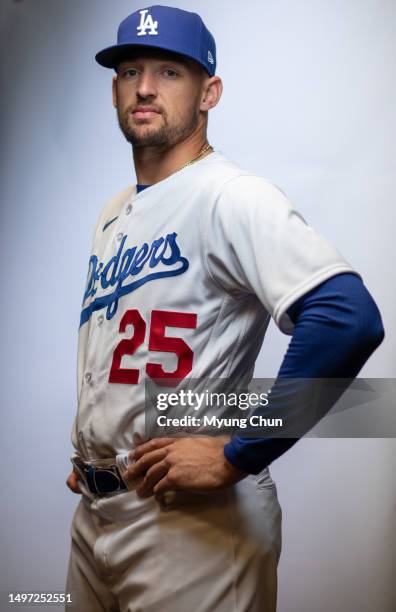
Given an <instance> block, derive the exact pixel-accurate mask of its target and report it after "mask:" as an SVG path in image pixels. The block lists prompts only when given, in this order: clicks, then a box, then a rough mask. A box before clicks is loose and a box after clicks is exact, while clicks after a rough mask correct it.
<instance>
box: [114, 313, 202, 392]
mask: <svg viewBox="0 0 396 612" xmlns="http://www.w3.org/2000/svg"><path fill="white" fill-rule="evenodd" d="M128 325H133V329H134V333H133V336H132V338H128V339H124V340H121V341H120V342H119V343H118V345H117V347H116V348H115V350H114V354H113V360H112V364H111V369H110V374H109V382H110V383H123V384H128V385H136V384H137V383H138V382H139V370H137V369H136V368H121V359H122V357H123V355H133V354H134V352H135V351H136V349H137V348H138V347H139V346H140V345H141V344H143V342H144V338H145V334H146V323H145V321H144V319H143V317H142V316H141V314H140V312H139V311H138V310H136V309H133V310H127V311H126V312H125V314H124V316H123V317H122V319H121V322H120V328H119V331H120V333H125V330H126V327H127V326H128ZM166 327H180V328H188V329H195V328H196V327H197V315H196V314H193V313H186V312H172V311H166V310H153V311H152V313H151V323H150V336H149V345H148V348H149V351H161V352H167V353H174V354H175V355H177V358H178V360H177V366H176V370H175V371H174V372H166V371H165V370H164V369H163V367H162V365H161V364H159V363H150V362H148V363H147V364H146V372H147V375H148V376H150V378H152V379H154V380H158V381H159V382H161V384H163V385H164V386H173V385H174V384H177V383H178V382H179V381H180V380H182V379H183V378H185V377H186V376H187V375H188V374H189V373H190V372H191V370H192V365H193V358H194V352H193V351H192V349H191V348H190V347H189V346H188V344H186V342H184V340H183V339H182V338H175V337H170V336H166V335H165V332H166ZM166 379H168V380H166Z"/></svg>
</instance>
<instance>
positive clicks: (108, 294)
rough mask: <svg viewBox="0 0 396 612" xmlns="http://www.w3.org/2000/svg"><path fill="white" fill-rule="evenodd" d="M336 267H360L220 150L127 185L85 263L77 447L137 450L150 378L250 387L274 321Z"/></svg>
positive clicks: (284, 326) (289, 328)
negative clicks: (150, 180)
mask: <svg viewBox="0 0 396 612" xmlns="http://www.w3.org/2000/svg"><path fill="white" fill-rule="evenodd" d="M340 272H355V271H354V270H353V268H352V266H351V265H350V264H349V263H348V262H347V261H345V259H344V258H343V257H342V255H341V254H340V253H339V252H338V251H337V250H336V249H335V248H334V247H333V246H331V245H330V244H329V242H328V241H327V240H326V239H325V238H324V237H323V236H322V235H320V234H319V233H318V232H317V231H315V230H314V229H313V228H312V227H311V226H309V225H308V224H307V223H306V222H305V220H304V219H303V217H302V216H301V214H299V212H298V211H297V210H296V209H295V208H294V206H293V205H292V204H291V202H290V201H289V200H288V198H287V197H286V195H285V194H284V193H283V192H282V191H281V190H280V189H279V188H278V187H277V186H276V185H274V184H273V183H271V182H270V181H269V180H267V179H265V178H262V177H259V176H257V175H255V174H254V173H252V172H250V171H246V170H243V169H242V168H240V167H239V166H238V165H236V164H235V163H233V162H232V161H230V160H228V159H227V158H226V157H225V156H224V155H223V154H222V153H220V152H218V151H215V152H213V153H211V154H210V155H208V156H207V157H205V158H203V159H201V160H199V161H197V162H195V163H194V164H192V165H190V166H188V167H186V168H184V169H183V170H181V171H179V172H176V173H174V174H172V175H171V176H169V177H167V178H166V179H164V180H162V181H160V182H158V183H156V184H154V185H152V186H150V187H149V188H147V189H145V190H143V191H142V192H140V193H139V194H137V193H136V188H135V187H134V186H131V187H128V188H126V189H124V190H123V191H122V192H121V193H120V194H119V195H117V196H116V197H114V198H113V199H111V200H110V201H109V202H108V203H107V204H106V206H105V207H104V209H103V211H102V213H101V215H100V217H99V220H98V223H97V226H96V230H95V235H94V240H93V247H92V255H91V258H90V262H89V271H88V279H87V286H86V290H85V295H84V300H83V304H82V313H81V326H80V331H79V347H78V413H77V416H76V419H75V423H74V427H73V432H72V441H73V445H74V446H75V448H76V450H77V452H78V453H79V454H80V455H81V457H83V458H84V459H86V460H89V459H91V460H92V459H100V458H105V457H114V456H115V455H116V454H119V453H124V452H127V451H129V450H130V449H131V448H133V439H132V436H133V433H134V432H138V433H139V434H140V435H143V433H144V412H143V411H144V379H145V377H151V378H155V379H161V378H163V377H165V378H169V377H175V378H177V379H179V380H180V379H182V378H183V377H186V376H190V377H194V378H199V377H207V378H228V377H229V378H232V377H237V378H238V380H246V381H247V382H249V380H250V378H251V377H252V375H253V369H254V363H255V360H256V357H257V355H258V353H259V350H260V347H261V345H262V342H263V339H264V335H265V332H266V329H267V326H268V323H269V320H270V317H273V319H274V321H275V323H276V325H277V326H278V327H279V329H280V330H281V331H282V332H284V333H286V334H292V332H293V324H292V321H291V320H290V319H289V317H288V315H287V313H286V310H287V309H288V307H289V306H290V305H291V304H292V303H293V302H294V301H295V300H297V299H298V298H299V297H300V296H302V295H303V294H304V293H306V292H307V291H309V290H310V289H312V288H313V287H315V286H316V285H318V284H319V283H321V282H323V281H325V280H326V279H328V278H330V277H331V276H334V275H335V274H338V273H340ZM355 273H356V272H355Z"/></svg>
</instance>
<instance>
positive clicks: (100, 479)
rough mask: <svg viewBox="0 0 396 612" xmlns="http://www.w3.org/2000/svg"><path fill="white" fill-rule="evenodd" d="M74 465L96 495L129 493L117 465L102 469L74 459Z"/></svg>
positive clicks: (76, 458)
mask: <svg viewBox="0 0 396 612" xmlns="http://www.w3.org/2000/svg"><path fill="white" fill-rule="evenodd" d="M72 463H73V465H75V466H76V468H77V470H78V472H79V474H80V475H81V477H82V478H83V480H84V481H85V483H86V485H87V487H88V489H89V490H90V491H91V493H94V494H95V495H106V494H108V493H116V492H117V491H127V487H126V485H125V483H124V481H123V479H122V476H121V474H120V470H119V469H118V466H117V464H114V465H109V466H106V467H100V466H96V465H93V464H92V463H86V462H85V461H82V459H79V458H78V457H73V459H72Z"/></svg>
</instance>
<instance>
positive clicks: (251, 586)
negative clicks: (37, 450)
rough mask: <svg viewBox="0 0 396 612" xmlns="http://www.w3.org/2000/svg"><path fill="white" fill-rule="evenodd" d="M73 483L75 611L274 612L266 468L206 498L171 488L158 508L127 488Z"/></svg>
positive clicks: (273, 499) (275, 550)
mask: <svg viewBox="0 0 396 612" xmlns="http://www.w3.org/2000/svg"><path fill="white" fill-rule="evenodd" d="M81 488H82V490H83V495H82V499H81V500H80V502H79V504H78V506H77V508H76V511H75V513H74V516H73V520H72V526H71V538H72V540H71V552H70V560H69V570H68V576H67V584H66V591H67V592H70V593H71V594H72V598H73V608H74V609H76V610H78V611H79V612H190V611H191V612H192V611H194V612H275V610H276V596H277V564H278V560H279V556H280V551H281V508H280V505H279V503H278V498H277V491H276V485H275V483H274V481H273V480H272V479H271V476H270V473H269V469H268V468H266V469H265V470H263V472H261V474H259V475H258V476H248V477H247V478H245V479H244V480H242V481H240V482H239V483H237V484H236V485H235V486H233V487H229V488H228V489H224V490H222V491H218V492H215V493H211V494H208V495H197V494H190V493H184V492H174V493H173V492H172V493H171V494H169V495H168V499H167V501H168V503H167V508H166V509H165V510H163V509H161V508H160V507H159V505H158V503H157V502H156V501H155V499H154V498H153V497H151V498H149V499H140V498H138V497H137V495H136V493H135V492H134V491H128V492H124V493H120V494H113V495H111V496H108V497H102V498H98V497H96V496H93V495H92V494H91V493H90V492H89V491H88V490H87V489H86V488H85V487H84V485H81ZM67 609H70V608H69V607H68V608H67Z"/></svg>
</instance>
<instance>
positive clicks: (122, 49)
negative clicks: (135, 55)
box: [95, 43, 212, 76]
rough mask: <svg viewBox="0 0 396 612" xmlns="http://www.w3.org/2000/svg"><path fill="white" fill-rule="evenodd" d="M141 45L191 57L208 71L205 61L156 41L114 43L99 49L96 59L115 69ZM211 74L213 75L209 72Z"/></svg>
mask: <svg viewBox="0 0 396 612" xmlns="http://www.w3.org/2000/svg"><path fill="white" fill-rule="evenodd" d="M140 47H143V48H144V47H146V48H149V49H152V48H153V47H154V48H155V49H163V50H164V51H169V52H171V53H175V55H179V56H181V57H189V58H190V59H192V60H193V61H194V62H197V63H198V64H200V65H201V66H202V67H203V68H204V69H205V71H206V72H208V69H207V66H205V64H204V63H203V62H200V61H198V60H197V59H196V58H195V57H193V56H192V55H188V54H187V53H180V52H178V51H174V50H173V49H170V48H169V47H163V46H162V45H156V44H155V43H151V44H149V45H148V44H147V43H141V44H140V43H132V44H131V43H125V44H123V45H122V44H121V45H112V46H111V47H106V49H102V51H99V52H98V53H97V54H96V55H95V59H96V61H97V62H98V64H100V65H101V66H104V67H105V68H113V69H114V70H115V69H116V67H117V65H118V64H119V63H120V62H122V61H124V60H126V59H128V54H129V53H130V52H131V51H136V49H139V48H140ZM208 74H209V73H208ZM209 76H212V75H210V74H209Z"/></svg>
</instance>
